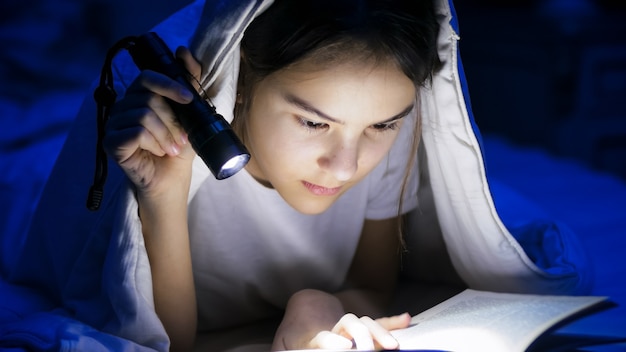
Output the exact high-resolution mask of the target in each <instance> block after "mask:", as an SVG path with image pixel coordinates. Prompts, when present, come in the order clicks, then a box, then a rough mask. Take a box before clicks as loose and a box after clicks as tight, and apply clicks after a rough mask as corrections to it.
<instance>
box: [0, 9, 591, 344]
mask: <svg viewBox="0 0 626 352" xmlns="http://www.w3.org/2000/svg"><path fill="white" fill-rule="evenodd" d="M207 2H208V3H209V4H208V5H207V6H205V4H204V1H196V2H194V3H192V4H191V5H189V6H187V7H186V8H184V9H183V10H181V11H180V12H178V13H176V14H175V15H173V16H172V17H170V18H169V19H167V20H166V21H164V22H163V23H162V24H161V25H159V26H157V28H156V31H157V32H158V33H159V34H160V35H161V37H162V38H163V39H164V40H165V41H166V42H167V43H168V44H169V45H170V46H171V47H173V48H175V47H176V46H177V45H190V46H191V48H192V50H193V51H194V53H195V54H196V56H197V57H199V58H203V59H205V60H209V61H207V62H211V64H209V65H207V66H206V67H205V69H206V71H207V72H205V74H204V75H203V79H202V84H203V86H204V87H205V88H208V87H212V88H214V89H213V90H208V89H207V91H216V96H215V97H213V101H214V103H215V105H216V106H219V107H221V112H222V114H224V115H225V117H226V118H227V119H228V118H232V116H228V112H229V111H232V106H233V105H234V101H235V93H236V77H237V70H236V66H235V65H236V64H237V62H238V55H239V54H238V53H237V51H236V50H235V49H237V43H238V40H239V35H240V34H241V33H242V32H241V29H242V28H243V27H242V26H245V25H246V23H247V20H248V19H249V18H250V17H249V15H251V14H252V15H254V14H255V13H257V12H258V11H260V9H262V8H263V6H265V5H267V4H269V3H270V1H261V0H259V1H252V0H250V1H248V2H244V1H242V2H231V1H211V0H207ZM203 11H204V12H203ZM222 11H224V12H222ZM229 11H234V13H233V12H229ZM439 13H440V19H441V36H440V39H439V45H440V55H441V57H442V59H443V60H444V63H445V65H444V68H443V70H442V72H440V73H439V74H437V75H436V77H435V78H434V82H433V87H432V89H431V90H429V91H426V92H425V93H424V94H423V97H422V98H423V113H424V116H423V138H422V140H423V144H424V149H425V153H424V154H423V155H424V158H423V159H422V160H420V161H419V164H420V165H421V166H423V167H424V168H423V170H424V171H425V172H426V175H425V177H426V178H428V182H424V183H422V184H425V185H429V187H430V189H428V192H429V193H430V194H432V195H433V201H432V204H430V205H431V206H432V207H433V208H434V210H436V211H432V212H422V213H424V214H425V213H428V214H433V216H432V217H431V218H428V219H424V221H423V223H426V224H429V223H430V224H431V225H432V224H436V225H437V226H426V227H425V228H426V229H433V228H437V229H439V228H440V229H441V230H440V231H439V230H437V233H432V236H442V237H443V239H444V241H445V243H446V246H447V249H448V252H449V253H450V256H451V260H452V263H453V265H454V266H455V268H456V270H457V272H458V273H459V275H460V276H461V278H462V279H463V280H464V281H465V282H466V283H467V284H468V285H469V286H470V287H472V288H476V289H490V290H498V291H518V292H541V293H568V294H572V293H581V292H586V291H587V290H588V288H589V285H590V270H589V268H588V266H587V262H586V258H585V256H584V253H583V251H582V250H581V248H580V246H579V245H578V242H577V239H576V236H575V235H574V234H572V233H571V232H570V231H568V230H567V229H566V228H565V227H562V226H561V225H559V224H557V223H554V222H551V221H550V220H549V219H546V218H545V217H544V216H543V214H542V213H541V211H540V209H538V208H536V207H534V205H533V204H531V203H530V202H527V201H526V200H524V199H523V198H522V197H520V196H518V195H516V194H515V193H514V192H512V191H511V190H509V189H507V188H506V187H504V186H502V185H499V184H498V183H497V182H495V181H493V180H489V179H488V177H487V175H488V173H487V171H486V169H485V166H484V165H485V162H484V155H483V153H482V148H481V142H480V140H481V138H480V134H479V131H478V127H477V126H476V123H475V121H474V118H473V115H472V111H471V108H470V103H469V92H468V88H467V82H466V81H465V76H464V73H463V68H462V64H461V61H460V55H459V52H458V45H457V42H458V40H459V36H458V33H459V28H458V22H457V19H456V15H455V13H454V9H453V7H452V6H451V2H450V3H448V2H447V1H445V0H442V1H441V2H440V3H439ZM201 14H202V16H201ZM208 23H213V26H208V27H207V26H205V24H208ZM197 24H199V26H198V28H206V29H207V31H204V30H200V29H199V30H198V31H195V32H193V31H194V29H195V26H196V25H197ZM229 25H232V27H229ZM229 29H232V31H231V30H229ZM233 34H236V35H233ZM190 38H191V39H190ZM233 40H234V41H233ZM122 56H123V55H122ZM211 58H213V59H212V60H214V61H210V59H211ZM216 58H221V60H217V59H216ZM123 60H124V59H123V58H122V61H123ZM126 61H128V58H126ZM132 69H133V66H132V64H128V65H125V64H123V63H122V64H119V65H117V66H116V68H115V71H114V74H115V75H117V76H118V77H120V76H124V75H126V74H128V72H129V71H128V70H132ZM127 83H128V81H123V80H122V81H120V82H118V84H121V85H124V84H127ZM95 140H96V126H95V105H94V103H93V101H92V99H91V97H88V98H87V99H86V101H85V104H84V106H83V108H82V109H81V112H80V113H79V118H78V119H77V121H76V123H75V124H74V126H73V127H72V131H71V132H70V134H69V136H68V139H67V142H66V144H65V146H64V148H63V150H62V151H61V154H60V155H59V158H58V161H57V164H56V165H55V167H54V170H53V172H52V175H51V177H50V179H49V182H48V184H47V186H46V188H45V190H44V193H43V195H42V197H41V202H40V205H39V207H38V209H37V211H36V214H35V216H34V220H33V224H32V227H31V229H30V232H29V234H28V237H27V238H25V240H24V242H23V246H24V247H23V249H22V251H21V253H20V254H19V255H18V257H19V259H18V260H17V261H16V265H15V267H14V268H11V269H12V270H10V275H9V279H10V280H11V284H8V283H7V284H4V283H3V285H4V286H3V290H2V291H0V294H1V295H2V296H1V297H0V302H1V303H0V346H8V347H9V348H13V349H15V350H20V349H21V350H25V349H29V348H35V349H42V350H46V349H48V350H56V349H58V348H59V347H63V348H65V350H68V351H85V350H89V351H100V350H106V349H109V350H143V349H150V350H160V351H165V350H167V349H168V339H167V336H166V334H165V331H164V329H163V327H162V325H161V323H160V321H159V320H158V317H157V315H156V314H155V312H154V302H153V297H152V283H151V278H150V268H149V261H148V259H147V255H146V252H145V248H144V245H143V237H142V234H141V224H140V222H139V221H138V219H137V216H136V215H137V204H136V200H135V198H134V195H133V193H132V190H131V188H130V187H129V185H128V184H127V182H126V180H125V177H124V175H123V174H122V173H121V172H120V171H119V169H115V168H113V169H112V170H110V173H109V178H108V180H107V184H106V188H105V198H104V203H103V204H102V207H101V209H100V211H99V212H97V213H91V212H88V211H87V210H86V208H85V197H86V194H87V190H88V189H89V186H90V184H91V182H92V177H93V174H92V172H93V169H92V168H91V167H87V166H88V165H89V166H90V165H93V164H94V160H93V159H94V154H93V150H92V149H91V148H87V147H86V146H92V145H94V143H95ZM68 175H72V176H71V177H69V176H68ZM209 176H210V174H209V172H208V170H207V172H206V175H205V176H204V177H209ZM193 182H194V183H193V184H192V190H191V191H192V193H193V192H195V191H197V189H198V187H199V184H200V183H201V182H202V180H201V179H200V180H198V179H196V180H194V181H193ZM421 204H422V206H427V205H429V204H428V203H427V202H423V203H421ZM422 210H423V209H422ZM413 216H416V217H418V216H422V215H420V213H419V212H415V213H414V214H413ZM413 230H414V231H421V230H423V229H422V228H416V229H413ZM428 235H431V234H430V233H429V234H428ZM15 250H16V252H19V250H20V249H15ZM405 270H409V271H410V270H411V268H410V267H409V268H405ZM27 286H28V287H32V288H33V290H29V291H28V293H27V294H24V292H22V291H20V290H21V289H20V287H27ZM61 345H62V346H61Z"/></svg>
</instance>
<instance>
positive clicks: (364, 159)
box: [358, 138, 395, 178]
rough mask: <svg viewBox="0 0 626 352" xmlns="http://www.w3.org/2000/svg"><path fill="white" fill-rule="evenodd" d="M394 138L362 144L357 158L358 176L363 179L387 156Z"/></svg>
mask: <svg viewBox="0 0 626 352" xmlns="http://www.w3.org/2000/svg"><path fill="white" fill-rule="evenodd" d="M394 140H395V138H389V140H387V141H384V142H373V141H368V142H365V143H363V144H362V146H361V151H360V156H359V170H358V173H359V176H360V177H361V178H362V177H365V175H367V174H368V173H369V172H370V171H372V170H373V169H374V168H375V167H376V166H378V164H379V163H380V162H381V160H382V159H383V158H384V157H385V156H387V154H388V153H389V150H391V146H392V145H393V142H394Z"/></svg>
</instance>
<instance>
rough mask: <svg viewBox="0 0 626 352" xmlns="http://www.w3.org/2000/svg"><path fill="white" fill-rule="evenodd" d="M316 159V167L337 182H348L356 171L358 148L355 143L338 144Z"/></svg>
mask: <svg viewBox="0 0 626 352" xmlns="http://www.w3.org/2000/svg"><path fill="white" fill-rule="evenodd" d="M333 144H334V145H333V146H332V147H330V148H328V150H327V151H326V153H324V155H322V156H321V157H320V158H319V159H318V165H319V166H320V168H322V169H323V170H325V171H327V172H329V173H330V174H331V175H333V177H334V178H335V179H336V180H337V181H342V182H345V181H349V180H350V179H351V178H352V177H353V176H354V174H356V171H357V169H358V146H357V143H356V142H348V141H345V142H338V143H333Z"/></svg>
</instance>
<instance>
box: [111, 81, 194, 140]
mask: <svg viewBox="0 0 626 352" xmlns="http://www.w3.org/2000/svg"><path fill="white" fill-rule="evenodd" d="M130 111H134V114H137V116H138V117H139V118H149V117H155V116H156V117H158V118H159V119H160V120H161V121H162V122H163V124H164V125H165V126H166V127H167V129H168V130H169V133H170V134H171V138H172V139H173V140H174V141H176V143H177V144H178V145H180V146H183V145H185V144H187V141H188V140H187V133H186V132H185V131H183V129H182V127H181V126H180V124H179V123H178V120H177V118H176V117H175V115H174V112H173V111H172V108H171V107H170V106H169V104H168V103H167V102H166V101H165V99H164V98H163V97H162V96H160V95H157V94H155V93H152V92H149V93H148V92H142V93H139V92H137V93H134V94H132V93H131V94H130V95H126V96H125V97H124V99H122V100H120V101H119V102H118V103H116V104H115V105H114V106H113V109H112V111H111V118H110V119H109V122H107V125H108V126H112V128H114V129H115V128H117V129H119V128H126V127H130V126H133V125H136V124H137V123H141V120H138V119H137V118H131V116H129V115H130V114H129V113H130ZM157 137H158V135H157Z"/></svg>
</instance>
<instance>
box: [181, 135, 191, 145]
mask: <svg viewBox="0 0 626 352" xmlns="http://www.w3.org/2000/svg"><path fill="white" fill-rule="evenodd" d="M180 143H181V144H182V145H186V144H187V143H189V136H187V133H182V134H181V135H180Z"/></svg>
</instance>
